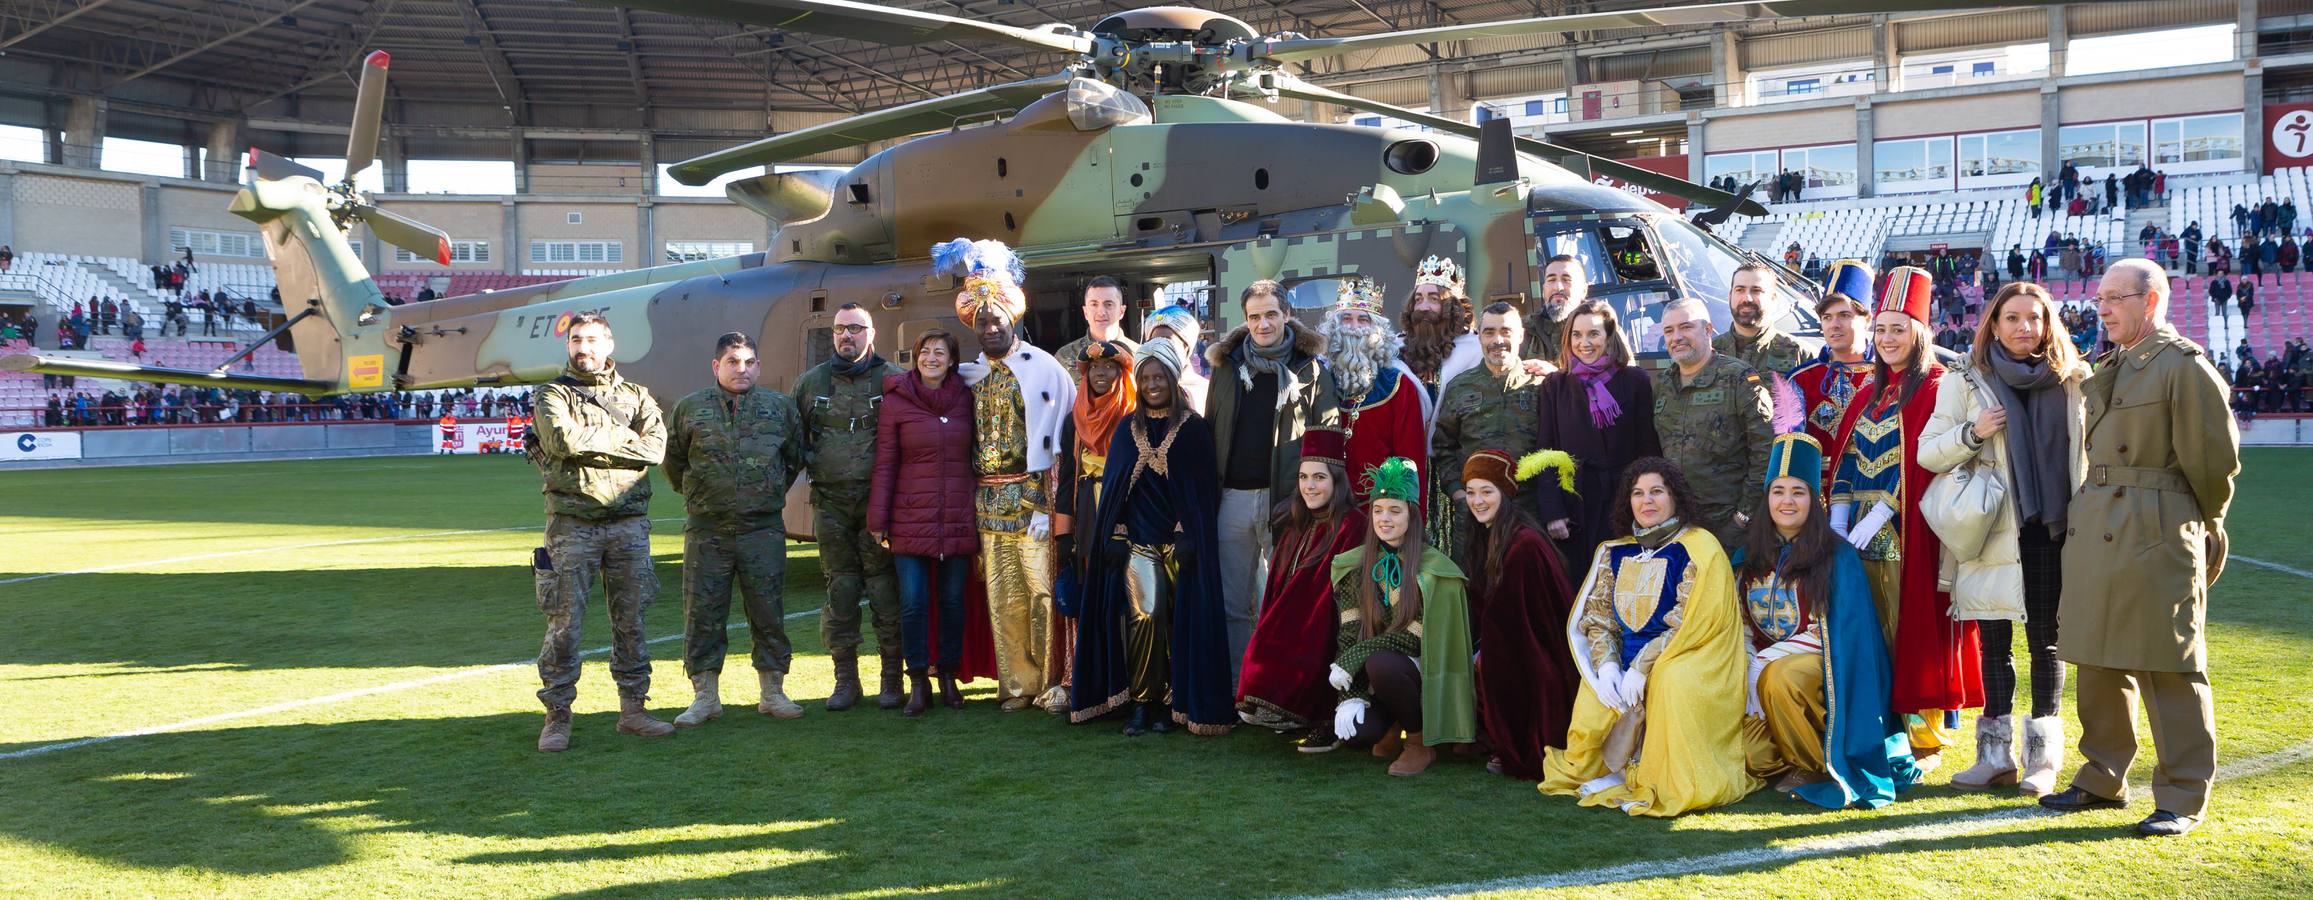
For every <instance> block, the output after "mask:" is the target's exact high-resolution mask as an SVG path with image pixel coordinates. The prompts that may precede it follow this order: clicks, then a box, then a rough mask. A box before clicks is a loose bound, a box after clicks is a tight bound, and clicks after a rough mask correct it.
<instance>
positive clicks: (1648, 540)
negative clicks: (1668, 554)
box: [1630, 516, 1679, 550]
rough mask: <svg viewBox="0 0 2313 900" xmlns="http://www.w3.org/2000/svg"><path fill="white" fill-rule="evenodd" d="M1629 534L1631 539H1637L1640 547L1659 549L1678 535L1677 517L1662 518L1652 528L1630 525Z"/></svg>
mask: <svg viewBox="0 0 2313 900" xmlns="http://www.w3.org/2000/svg"><path fill="white" fill-rule="evenodd" d="M1630 536H1631V538H1632V539H1633V540H1636V541H1638V545H1639V546H1641V547H1645V548H1646V549H1648V550H1660V549H1662V548H1663V545H1665V544H1668V543H1670V542H1671V540H1672V539H1674V538H1677V537H1678V536H1679V517H1677V516H1672V517H1670V518H1668V519H1664V520H1662V521H1661V522H1658V523H1656V524H1655V526H1654V527H1653V528H1647V527H1644V526H1640V525H1632V526H1631V531H1630Z"/></svg>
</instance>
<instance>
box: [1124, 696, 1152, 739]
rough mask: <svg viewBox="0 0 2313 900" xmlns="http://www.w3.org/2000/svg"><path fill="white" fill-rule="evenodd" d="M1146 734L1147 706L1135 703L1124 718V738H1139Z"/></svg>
mask: <svg viewBox="0 0 2313 900" xmlns="http://www.w3.org/2000/svg"><path fill="white" fill-rule="evenodd" d="M1147 733H1148V704H1146V703H1135V704H1133V705H1132V711H1131V712H1129V713H1126V714H1125V717H1124V736H1125V737H1140V736H1141V735H1144V734H1147Z"/></svg>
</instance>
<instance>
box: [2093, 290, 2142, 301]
mask: <svg viewBox="0 0 2313 900" xmlns="http://www.w3.org/2000/svg"><path fill="white" fill-rule="evenodd" d="M2148 293H2151V292H2150V291H2137V292H2135V293H2133V294H2097V295H2096V302H2098V303H2119V302H2120V301H2122V300H2126V299H2128V298H2130V297H2142V296H2144V295H2145V294H2148Z"/></svg>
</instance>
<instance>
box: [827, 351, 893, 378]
mask: <svg viewBox="0 0 2313 900" xmlns="http://www.w3.org/2000/svg"><path fill="white" fill-rule="evenodd" d="M827 364H828V366H829V367H830V368H831V369H833V370H834V372H835V374H837V375H841V376H843V377H845V378H858V377H859V376H861V375H864V374H867V373H869V372H873V371H875V370H877V369H880V368H883V357H882V356H878V355H876V352H875V351H873V350H870V351H868V352H867V355H866V356H862V357H860V358H858V359H855V360H845V359H844V358H843V357H842V356H841V355H837V356H835V357H833V358H831V359H829V360H828V361H827Z"/></svg>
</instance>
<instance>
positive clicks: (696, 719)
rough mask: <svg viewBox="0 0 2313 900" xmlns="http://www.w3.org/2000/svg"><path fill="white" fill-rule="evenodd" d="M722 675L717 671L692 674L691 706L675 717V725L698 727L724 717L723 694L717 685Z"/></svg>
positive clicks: (679, 726)
mask: <svg viewBox="0 0 2313 900" xmlns="http://www.w3.org/2000/svg"><path fill="white" fill-rule="evenodd" d="M722 677H723V676H722V675H720V674H718V673H715V672H700V673H699V674H697V675H693V676H691V708H689V709H686V710H683V714H682V715H679V716H676V717H675V727H677V728H697V727H699V726H701V725H705V724H707V723H708V722H712V721H714V720H716V719H720V718H722V717H723V696H722V693H721V691H719V690H718V689H717V686H716V682H718V681H721V680H722Z"/></svg>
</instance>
